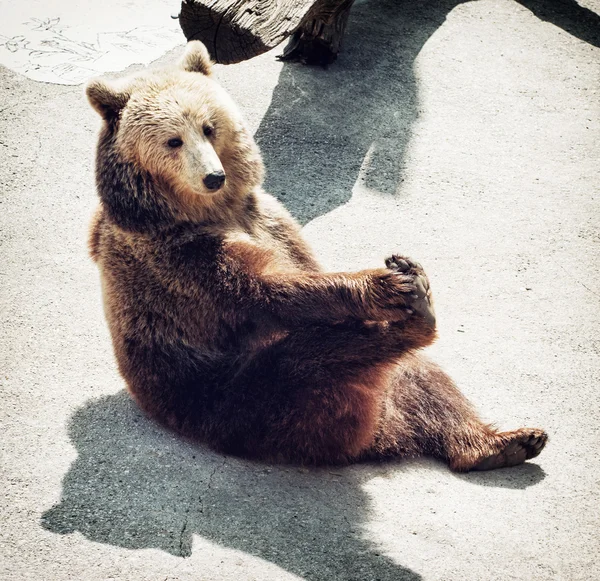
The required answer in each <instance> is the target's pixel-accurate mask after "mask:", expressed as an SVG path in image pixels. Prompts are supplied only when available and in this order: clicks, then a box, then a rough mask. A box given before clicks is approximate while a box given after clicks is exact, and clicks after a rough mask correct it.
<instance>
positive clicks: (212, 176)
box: [202, 171, 225, 190]
mask: <svg viewBox="0 0 600 581" xmlns="http://www.w3.org/2000/svg"><path fill="white" fill-rule="evenodd" d="M202 181H203V182H204V185H205V186H206V187H207V188H208V189H209V190H218V189H219V188H220V187H221V186H222V185H223V182H224V181H225V174H224V173H223V172H222V171H216V172H213V173H209V174H208V175H207V176H206V177H205V178H204V179H203V180H202Z"/></svg>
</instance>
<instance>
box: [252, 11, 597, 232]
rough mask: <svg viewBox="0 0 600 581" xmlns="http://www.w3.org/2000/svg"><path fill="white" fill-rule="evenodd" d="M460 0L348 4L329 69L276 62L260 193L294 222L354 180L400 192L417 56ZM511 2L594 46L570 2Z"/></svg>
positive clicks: (328, 206) (592, 24) (332, 200)
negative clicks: (343, 30)
mask: <svg viewBox="0 0 600 581" xmlns="http://www.w3.org/2000/svg"><path fill="white" fill-rule="evenodd" d="M466 1H468V0H424V1H420V2H415V1H414V0H377V1H374V0H370V1H359V2H356V4H355V5H354V6H353V8H352V10H351V11H350V19H349V22H348V29H347V32H346V35H345V38H344V44H343V48H342V52H341V53H340V55H339V58H338V60H337V61H336V62H335V63H334V64H333V65H332V66H330V67H329V68H328V69H327V70H323V69H320V68H311V67H306V66H304V65H299V64H285V65H284V66H283V69H282V71H281V74H280V77H279V83H278V85H277V87H276V88H275V91H274V92H273V97H272V101H271V104H270V106H269V109H268V110H267V112H266V114H265V116H264V117H263V120H262V122H261V125H260V126H259V128H258V130H257V132H256V135H255V137H256V139H257V142H258V143H259V145H260V147H261V150H262V152H263V157H264V160H265V165H266V168H267V177H266V181H265V188H266V190H267V191H269V192H270V193H272V194H274V195H275V196H277V197H278V198H279V199H280V200H281V201H282V202H283V203H284V204H285V205H286V206H287V207H288V209H289V210H290V211H291V212H292V214H293V215H294V216H295V217H296V219H297V220H298V221H299V222H300V223H301V224H307V223H308V222H310V221H311V220H312V219H314V218H316V217H318V216H321V215H323V214H326V213H328V212H330V211H331V210H333V209H335V208H336V207H338V206H341V205H342V204H344V203H345V202H347V201H348V200H349V199H350V197H351V194H352V188H353V186H354V184H355V183H356V181H357V179H359V177H360V179H361V180H364V186H366V187H367V188H369V189H372V190H376V191H378V192H379V193H381V194H388V195H397V194H398V192H399V189H400V185H401V182H402V175H403V164H404V159H405V156H406V149H407V145H408V144H409V140H410V138H411V134H412V127H413V124H414V123H415V121H416V119H417V116H418V93H417V82H416V79H415V73H414V61H415V58H416V57H417V55H418V54H419V52H420V51H421V49H422V48H423V45H424V44H425V43H426V42H427V40H428V39H429V38H430V37H431V36H432V35H433V34H434V33H435V32H436V31H437V30H438V29H439V27H440V26H442V25H443V23H444V21H445V19H446V17H447V15H448V14H449V13H450V12H451V11H452V10H453V9H454V8H455V7H456V6H458V5H460V4H462V3H464V2H466ZM518 2H520V3H521V4H522V5H523V6H525V7H527V8H528V9H529V10H531V11H532V12H533V13H534V14H535V15H536V16H538V18H540V19H542V20H545V21H549V22H552V23H553V24H555V25H556V26H559V27H561V28H563V29H564V30H565V31H567V32H569V33H570V34H572V35H574V36H576V37H578V38H580V39H582V40H585V41H586V42H589V43H590V44H593V45H595V46H599V45H600V26H599V24H600V17H599V16H598V15H597V14H595V13H593V12H592V11H590V10H588V9H586V8H582V7H581V6H579V4H577V3H576V2H575V0H518ZM361 168H362V171H361Z"/></svg>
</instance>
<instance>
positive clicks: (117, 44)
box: [0, 0, 185, 85]
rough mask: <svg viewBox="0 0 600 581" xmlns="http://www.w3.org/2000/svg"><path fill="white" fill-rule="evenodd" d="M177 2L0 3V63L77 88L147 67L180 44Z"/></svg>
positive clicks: (34, 0) (39, 78)
mask: <svg viewBox="0 0 600 581" xmlns="http://www.w3.org/2000/svg"><path fill="white" fill-rule="evenodd" d="M180 6H181V3H180V2H178V1H177V0H143V1H142V0H135V1H121V2H119V1H118V0H98V1H96V2H91V1H89V0H88V1H82V2H74V1H73V0H50V1H44V0H22V1H18V2H15V1H14V0H13V1H8V0H0V63H1V64H2V65H4V66H6V67H8V68H10V69H12V70H14V71H16V72H18V73H21V74H23V75H26V76H27V77H29V78H31V79H34V80H36V81H44V82H47V83H58V84H61V85H77V84H80V83H83V82H84V81H86V80H87V79H89V78H90V77H93V76H94V75H99V74H102V73H106V72H109V71H120V70H123V69H125V68H127V67H128V66H129V65H131V64H134V63H141V64H148V63H150V62H152V61H153V60H156V59H157V58H159V57H160V56H162V55H163V54H165V53H166V52H167V51H169V50H170V49H172V48H174V47H175V46H177V45H178V44H183V43H184V42H185V37H184V35H183V33H182V32H181V28H180V27H179V22H178V21H177V20H174V19H173V18H171V15H175V14H178V12H179V9H180Z"/></svg>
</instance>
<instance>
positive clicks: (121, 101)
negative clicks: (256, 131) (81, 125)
mask: <svg viewBox="0 0 600 581" xmlns="http://www.w3.org/2000/svg"><path fill="white" fill-rule="evenodd" d="M210 72H211V62H210V60H209V59H208V54H207V53H206V48H205V47H204V45H202V44H201V43H200V42H197V41H194V42H190V43H188V47H187V50H186V53H185V55H184V57H183V58H182V60H181V62H180V66H179V68H176V69H175V70H173V69H170V70H156V71H150V72H146V73H143V74H141V75H139V76H136V77H131V78H129V79H125V80H121V81H117V82H111V81H105V80H101V79H100V80H95V81H92V82H91V83H90V84H89V85H88V87H87V95H88V98H89V100H90V102H91V104H92V106H93V107H94V108H95V109H96V110H97V111H98V112H99V113H100V114H101V115H102V116H103V117H104V119H105V121H106V124H107V125H108V126H111V123H112V127H114V128H116V132H117V133H116V139H115V145H116V148H117V149H118V153H119V155H120V156H121V157H122V159H123V161H124V162H128V163H131V164H133V165H134V166H136V167H138V168H140V169H141V170H144V171H146V172H148V173H149V174H150V175H151V176H152V177H153V179H154V180H156V182H157V183H158V184H160V187H161V190H162V192H163V194H165V195H166V197H167V198H169V199H170V200H171V202H172V203H173V204H174V206H175V207H176V208H177V210H178V211H179V213H180V214H182V213H183V214H184V215H187V216H190V215H198V214H199V213H201V212H202V210H203V209H204V210H206V209H209V208H211V207H213V208H214V207H216V206H219V205H220V204H221V203H225V201H226V200H229V199H231V197H232V196H234V197H239V196H241V195H243V194H245V193H247V191H249V190H251V189H252V188H254V187H256V186H257V185H260V183H261V181H262V175H263V166H262V161H261V158H260V154H259V152H258V148H257V147H256V145H255V143H254V140H253V139H252V137H251V135H250V134H249V132H248V130H247V128H246V126H245V124H244V122H243V120H242V117H241V115H240V113H239V111H238V109H237V107H236V106H235V104H234V103H233V101H232V100H231V99H230V97H229V96H228V95H227V93H226V92H225V91H224V90H223V89H222V88H221V87H220V86H219V85H218V84H217V83H216V82H215V81H213V80H212V78H211V77H210ZM174 139H176V140H180V141H181V145H180V146H178V147H173V146H172V145H169V141H172V140H174ZM219 172H223V173H224V174H225V182H224V184H223V185H222V186H221V187H220V188H219V189H217V190H210V189H209V188H207V187H206V186H205V184H204V181H203V180H204V179H205V178H206V177H207V176H209V175H211V174H215V173H219Z"/></svg>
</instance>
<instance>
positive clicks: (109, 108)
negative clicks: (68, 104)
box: [85, 79, 131, 121]
mask: <svg viewBox="0 0 600 581" xmlns="http://www.w3.org/2000/svg"><path fill="white" fill-rule="evenodd" d="M85 94H86V95H87V98H88V101H89V102H90V105H91V106H92V107H93V108H94V109H96V111H98V113H99V114H100V115H101V116H102V117H103V118H104V119H106V120H107V121H108V120H110V119H114V118H115V117H118V116H119V113H120V112H121V109H123V107H125V105H127V101H129V97H131V91H130V90H129V89H128V88H126V87H124V86H122V85H121V84H119V83H118V82H113V81H107V80H105V79H93V80H91V81H90V82H89V83H88V84H87V86H86V88H85Z"/></svg>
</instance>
